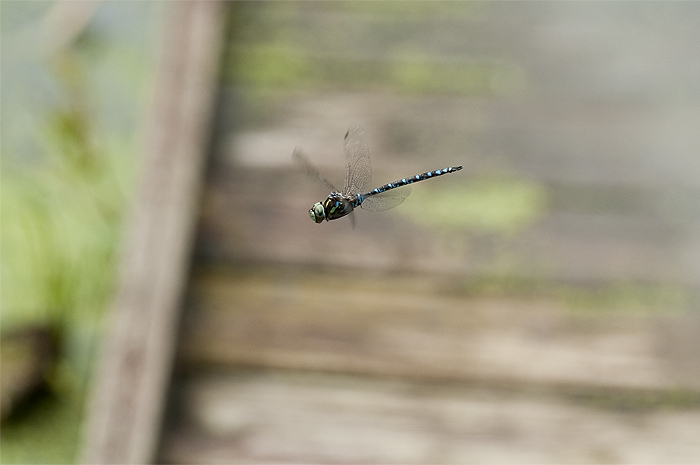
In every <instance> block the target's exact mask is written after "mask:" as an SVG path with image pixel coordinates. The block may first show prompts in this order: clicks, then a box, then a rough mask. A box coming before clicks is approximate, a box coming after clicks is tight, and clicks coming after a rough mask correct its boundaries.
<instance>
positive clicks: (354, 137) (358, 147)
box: [292, 126, 462, 225]
mask: <svg viewBox="0 0 700 465" xmlns="http://www.w3.org/2000/svg"><path fill="white" fill-rule="evenodd" d="M344 140H345V184H344V186H343V190H341V191H339V190H338V189H336V188H335V187H334V186H333V184H331V183H330V181H328V180H327V179H326V178H325V177H323V175H322V174H321V173H320V172H319V171H318V169H317V168H316V167H315V166H314V165H313V163H311V162H310V161H309V160H308V159H307V158H306V156H305V155H304V153H303V152H302V150H301V149H300V148H299V147H296V148H295V149H294V152H293V153H292V158H293V159H294V160H295V161H296V162H297V163H299V164H301V165H302V166H303V167H304V168H305V169H306V171H307V172H308V173H309V175H310V176H311V177H312V178H314V179H316V180H317V181H319V182H320V183H321V184H323V185H324V186H326V187H327V188H328V189H329V190H330V191H331V193H330V195H329V196H328V198H326V200H325V201H323V202H316V203H315V204H314V205H313V206H312V207H311V209H309V216H310V217H311V219H312V220H313V221H314V222H316V223H322V222H323V220H326V221H330V220H337V219H338V218H342V217H344V216H347V215H350V214H351V213H352V212H353V211H354V210H355V209H356V208H358V207H360V208H362V209H363V210H369V211H375V212H376V211H382V210H388V209H390V208H394V207H396V206H397V205H399V204H400V203H401V202H403V201H404V200H405V199H406V197H408V194H410V187H404V186H408V185H409V184H413V183H414V182H418V181H425V180H426V179H432V178H436V177H438V176H442V175H443V174H449V173H455V172H457V171H459V170H461V169H462V167H461V166H450V167H447V168H442V169H439V170H434V171H426V172H425V173H421V174H416V175H415V176H410V177H406V178H402V179H399V180H397V181H394V182H390V183H388V184H384V185H383V186H380V187H377V188H375V189H370V185H371V184H372V164H371V162H370V158H369V145H368V144H367V137H366V136H365V132H364V130H363V129H362V128H361V127H359V126H352V127H351V128H350V129H348V132H347V133H345V138H344ZM400 187H403V189H399V188H400ZM350 219H351V222H352V223H353V225H354V218H353V216H352V215H351V216H350Z"/></svg>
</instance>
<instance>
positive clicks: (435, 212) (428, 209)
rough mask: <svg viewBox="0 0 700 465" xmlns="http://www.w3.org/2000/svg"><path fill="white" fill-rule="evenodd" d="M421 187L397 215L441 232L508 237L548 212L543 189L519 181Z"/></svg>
mask: <svg viewBox="0 0 700 465" xmlns="http://www.w3.org/2000/svg"><path fill="white" fill-rule="evenodd" d="M421 187H422V188H421V189H416V190H415V192H413V193H412V194H411V197H409V199H410V200H409V201H408V202H407V204H406V205H405V206H404V207H403V208H402V209H401V210H398V211H399V212H400V213H401V214H403V215H406V216H407V217H409V218H412V219H414V220H415V221H418V222H420V223H421V224H423V225H425V226H427V227H430V228H435V229H438V230H441V231H444V232H449V231H466V232H472V233H477V234H496V235H501V236H507V237H511V236H514V235H515V234H517V233H519V232H521V231H522V230H523V229H524V228H527V227H528V226H530V225H531V224H533V223H534V222H535V221H537V220H538V219H540V218H542V217H543V216H544V215H545V214H546V213H547V211H548V203H549V195H548V192H547V190H546V188H545V187H544V186H542V185H540V184H538V183H536V182H529V181H525V180H522V179H505V178H480V179H474V180H471V181H470V182H468V183H460V184H458V185H452V184H450V185H447V184H446V183H443V184H441V185H439V186H436V185H432V186H431V185H426V186H421Z"/></svg>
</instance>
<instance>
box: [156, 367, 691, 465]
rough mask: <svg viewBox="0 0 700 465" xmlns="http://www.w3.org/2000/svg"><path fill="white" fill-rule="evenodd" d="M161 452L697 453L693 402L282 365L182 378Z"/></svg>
mask: <svg viewBox="0 0 700 465" xmlns="http://www.w3.org/2000/svg"><path fill="white" fill-rule="evenodd" d="M179 394H180V395H179V396H178V398H177V403H178V407H179V412H180V421H179V422H175V423H173V424H171V426H172V428H171V429H169V430H168V431H166V432H165V435H164V442H163V447H162V449H161V455H160V461H162V462H166V463H353V464H356V463H406V464H409V463H411V464H412V463H601V462H602V463H695V462H697V461H698V459H700V442H699V441H698V440H697V438H698V437H700V410H698V409H697V406H696V407H694V408H691V409H686V408H684V406H683V405H680V406H679V405H674V404H663V403H662V404H657V405H649V404H648V403H646V402H645V401H644V399H643V398H641V399H639V402H637V403H634V402H632V403H626V404H619V403H617V402H616V400H615V399H614V398H607V399H606V398H598V399H587V398H575V397H568V396H560V395H557V394H556V393H551V392H522V391H520V392H518V391H508V390H499V389H493V388H490V389H483V388H479V387H469V386H464V385H459V384H457V385H455V384H444V383H434V382H433V383H430V382H423V383H417V382H415V381H414V382H406V381H402V380H386V379H385V380H379V379H364V378H361V377H352V376H340V375H330V376H329V375H319V374H301V375H300V374H293V373H284V372H282V373H280V372H275V373H273V372H269V371H265V372H259V371H252V372H240V373H237V374H234V373H231V374H222V373H209V374H200V375H198V376H196V377H194V378H188V379H185V380H184V381H183V384H182V386H181V388H180V390H179Z"/></svg>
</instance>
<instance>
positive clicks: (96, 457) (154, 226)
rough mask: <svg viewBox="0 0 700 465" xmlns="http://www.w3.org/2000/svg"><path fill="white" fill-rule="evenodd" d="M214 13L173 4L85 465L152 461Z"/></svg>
mask: <svg viewBox="0 0 700 465" xmlns="http://www.w3.org/2000/svg"><path fill="white" fill-rule="evenodd" d="M221 12H222V8H221V5H220V4H219V3H218V2H180V3H173V5H172V7H171V8H170V11H169V14H170V17H169V18H168V20H167V21H166V23H165V24H166V34H165V40H164V48H165V50H164V52H163V56H162V63H161V65H160V69H159V76H158V80H157V83H156V85H157V91H156V94H155V101H154V104H153V110H152V113H151V115H150V123H149V124H150V127H149V131H148V132H147V134H148V140H147V141H146V149H145V150H146V156H145V168H144V174H143V183H142V190H141V192H140V195H139V196H138V201H137V202H138V203H137V205H136V209H135V212H134V216H133V219H132V224H131V228H130V230H129V232H128V236H129V237H128V243H127V246H126V249H125V252H124V263H123V271H122V277H121V282H120V287H119V290H118V295H117V297H116V300H115V303H114V306H113V309H112V318H111V325H110V326H109V327H108V334H107V337H106V341H105V344H104V346H103V348H102V356H101V359H100V360H99V367H98V373H97V376H96V379H95V382H94V388H93V391H94V392H93V399H92V404H91V406H90V411H89V418H88V422H87V427H86V428H85V436H86V438H85V443H84V450H83V456H82V460H83V462H84V463H89V464H95V463H149V462H151V461H152V460H153V458H154V453H155V450H156V448H157V441H158V438H159V436H160V424H161V421H162V413H163V408H164V403H165V393H166V392H167V386H168V380H169V377H170V370H171V366H172V361H173V354H174V341H175V339H176V332H177V326H178V318H179V309H180V298H181V295H182V291H183V288H184V287H185V282H186V278H187V271H188V266H189V263H190V251H191V247H192V242H193V239H192V238H193V233H194V229H195V225H196V212H197V207H198V201H199V198H200V192H201V187H202V181H203V171H204V170H203V167H204V164H205V160H206V157H205V154H206V150H207V148H208V137H209V130H210V123H209V120H210V117H211V115H212V114H213V113H214V105H213V96H214V93H215V90H216V84H217V81H218V80H217V77H218V66H219V59H220V57H219V50H220V45H221V42H222V38H221V32H222V21H221V19H222V16H221Z"/></svg>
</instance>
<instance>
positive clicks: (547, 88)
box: [1, 1, 700, 463]
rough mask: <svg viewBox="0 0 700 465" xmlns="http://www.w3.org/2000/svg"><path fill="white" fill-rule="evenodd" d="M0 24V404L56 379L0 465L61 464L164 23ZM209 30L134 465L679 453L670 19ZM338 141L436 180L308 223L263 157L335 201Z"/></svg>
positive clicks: (254, 6)
mask: <svg viewBox="0 0 700 465" xmlns="http://www.w3.org/2000/svg"><path fill="white" fill-rule="evenodd" d="M1 8H2V11H1V13H2V30H1V32H2V37H1V39H2V62H1V65H2V126H1V130H2V133H1V136H2V186H1V187H2V230H1V232H2V244H1V245H2V297H1V298H2V302H1V303H2V327H3V333H4V334H3V351H2V353H3V360H2V362H3V363H2V366H3V412H4V411H5V409H6V406H5V405H6V404H5V402H6V401H5V397H6V392H8V390H9V389H10V388H8V387H7V385H6V384H5V383H6V381H5V380H6V379H10V375H8V374H7V367H9V366H12V363H13V359H7V358H6V357H8V356H9V355H12V354H17V353H21V352H22V349H21V347H23V346H22V345H21V343H22V342H23V341H27V340H34V339H37V337H35V336H31V337H30V336H27V334H34V335H35V334H37V328H40V329H41V331H44V332H45V333H46V332H48V334H49V336H47V337H46V338H44V340H45V341H49V342H43V343H41V344H40V345H39V349H37V348H36V347H37V345H36V344H35V345H33V346H32V345H31V344H30V345H29V347H34V352H35V353H40V354H49V355H48V356H47V357H48V358H49V359H50V360H54V362H53V363H52V364H51V366H52V368H51V369H45V368H40V369H39V372H40V373H44V372H46V373H48V374H45V375H44V376H43V379H45V381H44V384H45V385H44V386H43V387H42V388H41V390H43V391H47V392H48V393H45V394H44V395H43V396H40V397H39V401H38V404H37V403H36V402H35V403H34V404H32V406H30V407H28V408H24V409H23V410H21V414H15V415H12V416H10V417H9V420H7V423H6V424H4V425H3V428H2V460H3V462H5V463H20V462H23V463H59V462H62V463H68V462H71V461H74V460H75V458H76V457H75V451H76V450H77V447H78V446H77V442H78V440H79V439H78V438H79V431H80V425H81V421H82V418H83V412H82V409H83V404H84V398H85V390H86V388H87V382H88V381H87V380H88V377H89V375H90V372H91V366H92V363H93V362H94V360H93V359H92V357H91V354H92V353H93V352H94V348H95V347H96V341H97V339H98V338H99V337H100V335H103V334H104V333H105V331H107V330H108V329H109V328H106V327H104V320H103V317H104V315H105V310H106V309H107V308H108V306H109V302H110V299H111V297H112V293H113V291H114V288H115V286H116V282H115V275H116V273H115V270H116V267H117V265H118V263H119V261H120V244H121V241H122V237H123V236H124V234H125V231H124V225H123V221H122V219H123V218H124V214H125V212H127V211H128V210H129V208H130V205H131V202H132V201H133V199H134V197H135V192H134V189H135V186H136V185H137V183H136V180H137V179H138V175H139V170H140V168H141V165H140V163H141V162H142V160H141V153H142V146H141V144H142V142H143V139H144V137H145V134H144V133H143V131H144V124H143V123H144V120H145V117H144V115H145V109H146V107H147V105H148V103H149V98H151V96H152V94H153V75H154V64H153V63H154V61H155V59H156V54H157V52H158V51H159V43H158V40H159V38H160V37H161V34H160V31H161V29H162V21H163V18H164V15H163V12H164V10H165V9H166V8H167V4H163V3H159V2H148V3H127V2H100V3H92V2H32V3H25V2H12V1H10V2H3V3H2V7H1ZM227 11H228V13H227V14H228V18H227V19H228V29H229V32H228V35H227V39H226V44H225V50H226V52H225V54H224V62H223V64H222V77H221V87H220V90H219V98H218V108H217V112H216V115H215V116H216V119H215V124H214V127H213V128H212V143H211V153H210V161H209V169H208V170H207V178H206V188H205V192H204V195H203V200H202V205H201V213H200V215H201V216H200V218H199V228H198V235H197V240H196V246H195V252H194V255H193V257H192V267H191V270H192V271H191V278H190V283H189V285H188V289H187V290H186V293H187V298H186V299H185V302H184V303H183V309H182V311H183V324H182V330H181V335H180V338H179V341H178V349H177V354H178V355H177V360H176V362H175V373H174V375H173V379H172V385H171V389H170V393H169V407H168V411H167V413H166V419H165V422H164V424H163V430H162V441H161V447H160V451H159V453H158V454H159V455H158V461H162V462H172V463H195V462H198V463H210V462H226V463H232V462H236V461H241V462H251V461H260V462H270V461H275V462H294V461H297V462H312V461H313V462H342V463H361V462H372V463H378V462H384V463H389V462H397V463H465V462H470V461H476V462H518V463H524V462H537V463H543V462H545V463H551V462H563V461H566V462H579V463H580V462H585V463H591V462H606V463H630V462H632V463H661V462H673V463H678V462H696V461H698V460H700V441H698V439H697V438H698V437H700V357H699V355H700V308H699V303H700V300H699V299H698V297H699V294H698V292H699V287H698V284H699V283H700V234H699V233H700V200H699V199H700V197H699V194H700V157H698V152H699V151H700V150H699V149H700V135H699V132H698V127H700V80H698V75H700V52H699V51H698V47H697V43H698V42H699V39H700V29H698V28H697V24H699V23H700V4H695V3H672V4H666V3H646V2H644V3H612V2H609V3H608V2H601V3H598V2H596V3H563V2H536V3H531V2H527V3H515V2H498V3H496V2H478V3H471V2H371V3H370V2H260V3H258V2H242V3H238V2H234V3H230V4H228V5H227ZM351 125H361V126H363V127H364V130H365V132H366V134H367V137H368V139H369V147H370V154H371V156H372V166H373V179H374V181H373V183H374V184H375V185H376V186H379V185H381V184H384V183H386V182H390V181H393V180H396V179H400V178H402V177H404V176H408V175H413V174H416V173H420V172H423V171H427V170H434V169H438V168H443V167H445V166H455V165H463V166H464V170H463V171H461V172H459V173H457V174H453V175H450V176H444V177H441V178H440V179H439V180H434V181H433V180H431V181H429V182H421V183H419V184H416V185H414V188H413V191H412V193H411V195H410V196H409V197H408V199H407V200H406V201H405V202H404V203H403V204H402V205H401V206H399V207H397V208H396V209H394V210H390V211H387V212H379V213H372V212H365V211H362V210H360V211H358V212H357V213H356V214H355V216H356V220H357V226H356V227H355V228H354V229H353V228H352V227H351V226H350V223H349V221H347V219H341V220H338V221H333V222H330V223H325V224H321V225H316V224H314V223H313V222H312V221H310V220H309V218H308V215H307V210H308V209H309V208H310V207H311V205H312V204H313V203H314V202H316V201H320V200H323V199H324V198H325V197H326V196H327V195H328V192H327V191H325V190H324V188H323V186H319V185H316V184H314V182H313V181H312V180H309V179H308V177H307V176H305V174H304V173H303V172H302V170H300V169H299V167H297V166H295V165H293V163H292V160H291V153H292V150H293V149H294V147H295V146H300V147H302V148H303V149H304V151H305V153H306V154H307V156H308V158H309V159H311V160H312V161H313V162H314V163H315V164H317V165H318V167H319V169H320V170H321V172H322V173H324V174H325V175H326V176H327V177H328V178H329V179H330V180H331V182H333V183H334V184H335V185H336V186H338V185H342V180H343V166H344V162H343V153H342V150H343V135H344V134H345V131H346V130H347V128H348V127H349V126H351ZM376 186H375V187H376ZM27 328H30V330H27ZM32 328H33V329H32ZM27 331H30V332H29V333H28V332H27ZM41 331H39V332H41ZM11 344H14V345H11ZM25 344H27V343H26V342H25ZM8 347H9V349H8ZM17 347H20V348H17ZM52 354H53V355H52ZM8 360H9V361H8ZM17 363H19V362H17ZM40 366H44V365H41V364H40ZM35 371H36V369H35ZM19 372H20V373H23V372H22V371H21V370H19ZM19 379H20V380H21V379H23V378H21V377H20V378H19ZM15 384H21V383H19V382H16V383H15ZM27 384H29V385H36V384H37V383H29V382H27ZM4 418H5V414H4V413H3V419H4ZM36 444H42V446H41V447H33V445H36Z"/></svg>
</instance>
